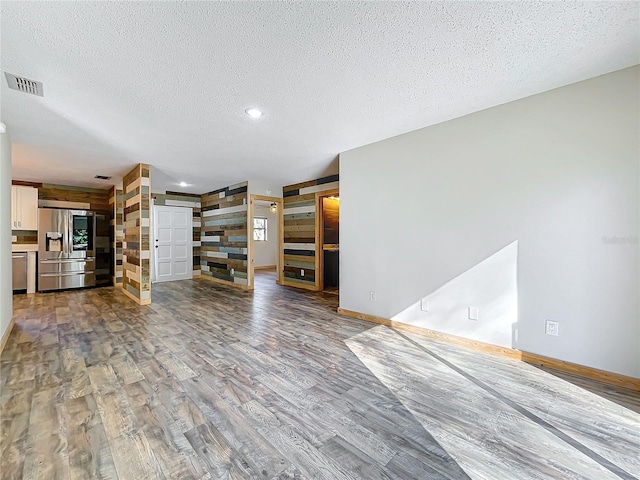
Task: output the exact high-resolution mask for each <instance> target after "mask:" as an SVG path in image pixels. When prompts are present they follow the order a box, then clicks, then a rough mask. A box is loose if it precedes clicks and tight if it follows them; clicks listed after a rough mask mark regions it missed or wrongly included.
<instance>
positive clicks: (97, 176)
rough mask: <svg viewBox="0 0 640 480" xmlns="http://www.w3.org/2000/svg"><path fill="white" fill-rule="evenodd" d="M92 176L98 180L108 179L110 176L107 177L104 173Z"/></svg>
mask: <svg viewBox="0 0 640 480" xmlns="http://www.w3.org/2000/svg"><path fill="white" fill-rule="evenodd" d="M93 178H97V179H98V180H110V179H111V177H107V176H106V175H96V176H95V177H93Z"/></svg>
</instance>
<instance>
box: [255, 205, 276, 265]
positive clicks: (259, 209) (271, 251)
mask: <svg viewBox="0 0 640 480" xmlns="http://www.w3.org/2000/svg"><path fill="white" fill-rule="evenodd" d="M253 216H254V217H266V219H267V241H266V242H253V248H254V249H255V252H254V257H253V265H254V267H263V266H265V265H277V264H278V213H271V210H269V207H265V206H261V205H256V206H255V207H254V211H253Z"/></svg>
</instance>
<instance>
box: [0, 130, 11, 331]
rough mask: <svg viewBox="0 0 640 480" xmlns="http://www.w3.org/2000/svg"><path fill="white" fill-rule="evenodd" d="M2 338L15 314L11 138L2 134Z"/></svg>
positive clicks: (0, 261)
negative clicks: (12, 261) (12, 281)
mask: <svg viewBox="0 0 640 480" xmlns="http://www.w3.org/2000/svg"><path fill="white" fill-rule="evenodd" d="M0 221H1V222H2V227H0V338H2V337H3V336H4V334H5V332H6V330H7V328H8V327H9V325H10V323H11V317H12V315H13V302H12V294H13V290H12V289H13V287H12V285H11V140H10V138H9V133H8V131H7V132H5V133H1V134H0Z"/></svg>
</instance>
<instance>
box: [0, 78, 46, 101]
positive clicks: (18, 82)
mask: <svg viewBox="0 0 640 480" xmlns="http://www.w3.org/2000/svg"><path fill="white" fill-rule="evenodd" d="M4 74H5V76H6V77H7V83H8V84H9V88H12V89H14V90H18V91H19V92H24V93H30V94H32V95H37V96H39V97H44V92H43V90H42V82H36V81H35V80H29V79H28V78H24V77H18V76H17V75H13V74H12V73H7V72H5V73H4Z"/></svg>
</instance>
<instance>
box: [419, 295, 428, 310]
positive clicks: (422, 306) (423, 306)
mask: <svg viewBox="0 0 640 480" xmlns="http://www.w3.org/2000/svg"><path fill="white" fill-rule="evenodd" d="M420 310H422V311H423V312H428V311H429V299H427V298H423V299H422V300H420Z"/></svg>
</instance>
